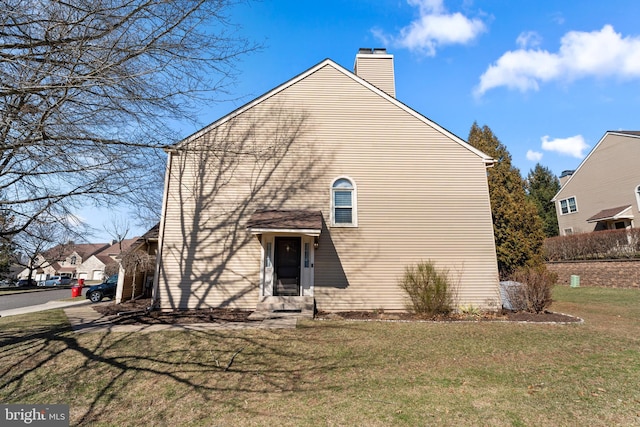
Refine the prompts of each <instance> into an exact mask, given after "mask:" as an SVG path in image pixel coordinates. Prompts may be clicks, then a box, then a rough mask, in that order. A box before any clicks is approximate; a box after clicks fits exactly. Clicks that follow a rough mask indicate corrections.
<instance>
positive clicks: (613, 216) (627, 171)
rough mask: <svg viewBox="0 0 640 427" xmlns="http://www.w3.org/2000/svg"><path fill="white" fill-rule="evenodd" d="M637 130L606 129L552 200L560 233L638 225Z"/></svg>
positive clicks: (639, 145)
mask: <svg viewBox="0 0 640 427" xmlns="http://www.w3.org/2000/svg"><path fill="white" fill-rule="evenodd" d="M638 159H640V131H608V132H606V133H605V134H604V136H603V137H602V139H600V141H599V142H598V143H597V144H596V146H595V147H594V148H593V149H592V150H591V152H590V153H589V154H588V155H587V157H585V159H584V160H583V161H582V163H580V166H578V168H577V169H576V170H575V171H574V172H573V174H572V175H571V176H570V177H569V178H568V179H567V180H566V181H564V182H563V185H562V187H561V188H560V191H558V194H556V195H555V197H554V198H553V199H552V201H553V202H554V203H555V206H556V215H557V217H558V226H559V229H560V235H562V236H566V235H569V234H574V233H586V232H591V231H599V230H613V229H627V228H635V227H637V222H635V220H636V219H637V218H640V169H639V168H638Z"/></svg>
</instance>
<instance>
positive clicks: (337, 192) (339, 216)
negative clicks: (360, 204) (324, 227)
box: [331, 178, 358, 227]
mask: <svg viewBox="0 0 640 427" xmlns="http://www.w3.org/2000/svg"><path fill="white" fill-rule="evenodd" d="M357 222H358V221H357V215H356V187H355V185H354V184H353V181H351V180H350V179H348V178H338V179H336V180H335V181H333V184H332V185H331V225H335V226H347V227H348V226H353V227H355V226H356V225H357Z"/></svg>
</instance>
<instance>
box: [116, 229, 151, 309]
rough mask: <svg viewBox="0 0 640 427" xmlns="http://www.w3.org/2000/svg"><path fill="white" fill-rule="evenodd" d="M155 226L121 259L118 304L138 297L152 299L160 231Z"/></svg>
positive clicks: (131, 246) (117, 289) (117, 291)
mask: <svg viewBox="0 0 640 427" xmlns="http://www.w3.org/2000/svg"><path fill="white" fill-rule="evenodd" d="M159 227H160V224H156V225H154V226H153V227H152V228H151V229H150V230H149V231H147V232H146V233H145V234H144V235H143V236H142V237H139V238H138V239H137V240H136V241H135V242H133V243H132V244H131V245H130V246H129V249H127V250H126V251H125V252H124V253H123V254H121V256H120V257H119V259H118V261H119V271H118V287H117V288H116V298H115V299H116V303H117V304H119V303H121V302H123V301H128V300H130V299H134V298H138V297H150V296H151V290H152V285H153V276H154V275H153V273H154V267H155V265H156V255H157V253H158V229H159Z"/></svg>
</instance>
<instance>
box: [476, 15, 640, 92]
mask: <svg viewBox="0 0 640 427" xmlns="http://www.w3.org/2000/svg"><path fill="white" fill-rule="evenodd" d="M529 42H530V39H528V38H526V36H524V37H523V36H522V35H521V36H520V37H518V43H519V44H520V45H521V48H520V49H517V50H513V51H508V52H506V53H505V54H503V55H502V56H501V57H500V58H499V59H498V60H497V61H496V62H495V63H493V64H491V65H490V66H489V68H487V70H486V71H485V72H484V74H482V76H480V83H479V84H478V86H477V87H476V88H475V94H476V95H478V96H481V95H483V94H484V93H486V92H487V91H488V90H490V89H493V88H496V87H500V86H506V87H507V88H509V89H518V90H520V91H522V92H525V91H527V90H538V89H539V85H540V83H544V82H548V81H552V80H565V81H571V80H574V79H578V78H581V77H589V76H592V77H620V78H639V77H640V37H630V36H627V37H622V35H621V34H619V33H616V32H615V31H614V29H613V27H612V26H611V25H605V26H604V27H602V29H601V30H600V31H593V32H590V33H587V32H583V31H571V32H568V33H566V34H565V35H564V36H563V37H562V40H561V42H560V49H559V50H558V52H557V53H551V52H549V51H546V50H541V49H538V48H525V47H524V46H531V45H529V44H528V43H529Z"/></svg>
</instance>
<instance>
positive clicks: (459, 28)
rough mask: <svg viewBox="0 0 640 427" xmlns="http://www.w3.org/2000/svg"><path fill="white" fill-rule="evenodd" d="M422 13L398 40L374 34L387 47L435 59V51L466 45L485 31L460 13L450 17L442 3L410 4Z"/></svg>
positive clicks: (440, 0) (478, 22) (410, 1)
mask: <svg viewBox="0 0 640 427" xmlns="http://www.w3.org/2000/svg"><path fill="white" fill-rule="evenodd" d="M407 3H408V4H409V5H411V6H414V7H417V8H418V9H419V13H420V15H419V17H418V18H417V19H415V20H414V21H413V22H411V23H410V24H409V25H407V26H406V27H404V28H402V29H401V30H400V33H399V34H398V35H397V36H391V35H387V34H385V33H384V32H383V31H381V30H379V29H374V30H372V32H373V34H374V36H375V37H376V38H378V39H379V40H380V41H381V42H382V43H384V44H385V45H394V46H399V47H403V48H407V49H409V50H412V51H417V52H421V53H424V54H425V55H428V56H435V54H436V49H437V48H439V47H441V46H445V45H452V44H467V43H469V42H471V41H473V40H474V39H475V38H476V37H478V36H479V35H480V34H481V33H483V32H484V31H486V27H485V24H484V23H483V22H482V21H481V20H480V19H475V18H474V19H470V18H467V17H466V16H464V15H463V14H461V13H460V12H456V13H449V12H447V10H446V8H445V7H444V3H443V0H407Z"/></svg>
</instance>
